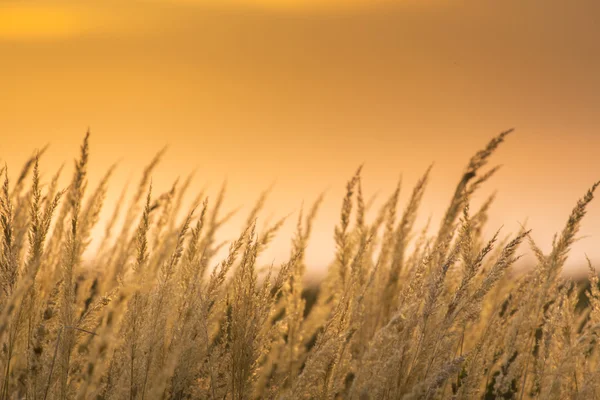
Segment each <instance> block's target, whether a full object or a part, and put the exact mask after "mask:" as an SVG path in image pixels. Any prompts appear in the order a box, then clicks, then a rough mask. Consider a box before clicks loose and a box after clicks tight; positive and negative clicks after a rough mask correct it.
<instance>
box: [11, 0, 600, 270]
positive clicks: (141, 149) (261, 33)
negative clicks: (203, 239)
mask: <svg viewBox="0 0 600 400" xmlns="http://www.w3.org/2000/svg"><path fill="white" fill-rule="evenodd" d="M285 3H286V4H283V3H282V2H280V1H275V0H256V1H253V0H245V1H242V0H235V1H234V0H229V1H226V2H217V1H213V2H211V1H207V0H202V1H201V0H198V1H192V0H185V1H184V0H174V1H168V0H153V1H135V2H133V1H131V2H123V1H119V2H117V1H108V2H106V1H104V2H85V3H80V2H77V3H76V2H69V1H62V2H52V1H43V2H42V1H39V2H36V1H30V2H21V1H8V2H6V3H2V5H0V90H1V93H2V94H1V95H0V135H1V140H0V159H1V160H2V162H7V164H8V166H9V170H10V172H11V174H12V175H13V176H14V174H16V173H17V171H18V169H19V168H20V165H21V163H22V162H23V161H24V160H25V159H26V157H27V156H29V155H30V154H31V152H32V151H33V149H34V148H39V147H41V146H43V145H44V144H46V143H47V142H50V143H51V147H50V149H49V150H48V152H47V154H46V155H45V156H44V158H43V163H42V166H43V167H44V169H45V170H46V176H45V177H46V179H49V178H50V176H51V174H52V173H53V172H54V170H55V169H56V168H58V166H59V165H60V164H61V163H63V162H65V161H67V162H69V163H70V160H71V159H72V158H74V157H75V156H76V154H77V151H78V146H79V143H80V141H81V139H82V137H83V134H84V132H85V130H86V129H87V127H88V126H89V127H91V131H92V140H91V146H92V153H91V170H90V179H91V180H92V182H91V186H93V184H94V182H95V181H96V180H97V179H98V178H99V177H100V176H101V174H103V173H104V169H105V168H107V167H108V166H109V164H110V163H112V162H114V161H117V160H121V162H120V166H119V169H118V172H117V173H116V175H115V177H114V179H113V182H112V186H111V190H110V192H109V196H108V199H107V200H108V202H109V203H110V202H114V201H115V200H116V198H117V197H118V195H119V192H120V190H121V187H122V186H123V185H124V183H125V182H126V181H127V180H128V179H129V178H130V177H131V178H132V179H133V180H134V181H135V180H136V179H137V178H138V177H139V174H140V172H141V170H142V168H143V167H144V165H145V163H146V162H147V161H148V160H149V159H150V158H151V157H152V155H153V153H154V152H156V151H157V150H158V149H160V148H161V147H163V146H164V145H165V144H168V145H169V151H168V153H167V156H166V159H165V161H164V163H163V164H162V165H161V168H160V169H159V171H158V172H157V173H156V174H155V176H154V177H153V180H154V183H155V187H156V193H157V194H158V192H159V191H162V190H166V189H167V188H168V187H169V186H170V185H171V182H172V181H173V180H174V179H175V178H176V177H177V176H182V177H184V176H185V175H186V174H187V173H188V172H190V171H191V170H193V169H196V170H197V174H196V178H195V183H196V190H199V189H200V187H202V186H203V185H204V184H207V185H208V188H209V193H210V195H211V196H212V198H214V196H215V193H216V191H217V190H218V188H219V186H220V183H221V181H222V180H223V179H225V178H227V180H228V182H229V188H230V189H229V191H228V196H229V197H228V202H227V205H228V206H229V207H231V208H234V207H236V206H238V205H243V206H245V207H244V208H243V209H242V211H241V213H240V214H239V217H237V218H236V219H234V220H233V221H232V223H231V224H229V225H228V227H227V228H226V229H225V231H224V232H223V237H224V238H225V237H231V236H233V235H234V234H236V233H237V230H238V228H239V226H240V224H241V221H243V220H244V218H245V214H244V212H245V211H247V210H248V209H249V208H250V207H251V205H252V203H253V202H254V200H255V199H256V197H257V196H258V195H259V193H260V191H261V190H263V189H264V188H266V187H268V186H269V185H270V184H271V183H272V182H274V181H275V182H276V183H275V187H274V190H273V193H272V196H271V198H270V201H269V204H268V207H267V208H268V211H267V213H266V215H265V216H264V217H265V218H266V217H272V218H279V217H281V216H284V215H287V214H288V213H290V212H293V211H297V210H298V209H299V207H300V205H301V202H302V201H305V203H309V202H312V200H313V199H314V198H315V197H316V196H317V195H318V194H319V193H320V192H321V191H323V190H325V189H329V190H328V193H327V199H326V202H325V204H324V208H323V209H322V212H321V213H320V216H319V219H318V222H317V226H316V229H315V232H314V236H313V239H312V242H311V246H310V248H309V251H308V254H307V260H308V262H309V264H310V265H311V266H313V267H315V268H318V267H321V266H323V265H324V264H326V263H327V262H329V261H330V260H331V259H332V254H333V251H334V245H333V239H332V233H333V226H334V224H335V223H336V222H337V219H338V216H339V206H340V203H341V196H342V193H343V188H344V184H345V181H346V179H347V178H348V177H349V176H351V174H352V173H353V172H354V170H355V168H356V167H357V166H358V165H359V164H361V163H364V164H365V168H364V178H365V182H364V187H365V190H366V191H367V192H368V193H374V192H380V193H381V198H383V197H384V196H386V195H387V194H388V193H389V192H390V191H392V190H393V187H394V185H395V181H396V180H397V178H398V176H399V175H400V174H403V177H404V190H403V193H404V196H403V197H402V199H403V200H404V199H406V198H407V196H408V193H409V192H410V190H411V188H410V186H411V185H412V184H413V183H414V182H415V181H416V179H417V178H418V176H420V175H421V174H422V172H423V171H424V170H425V169H426V168H427V166H428V165H429V164H430V163H431V162H435V167H434V170H433V175H432V183H431V185H430V187H429V190H428V193H427V195H426V197H425V201H424V204H423V206H422V213H421V217H422V219H421V221H420V223H421V224H422V223H424V221H425V220H426V219H427V217H428V216H430V215H431V216H432V217H433V218H434V221H437V220H436V218H440V217H441V215H442V213H443V211H444V207H445V206H446V203H447V201H448V200H449V198H450V196H451V194H452V190H453V188H454V185H455V184H456V180H457V179H458V177H459V174H460V172H461V170H462V168H463V167H464V166H465V163H466V162H467V160H468V158H469V157H470V156H471V155H472V154H473V153H474V152H475V151H476V150H478V149H479V148H481V147H482V146H483V145H484V144H485V143H486V142H487V140H488V139H489V138H490V137H491V136H493V135H495V134H496V133H498V132H499V131H501V130H504V129H507V128H510V127H513V126H514V127H516V128H517V131H516V132H515V134H514V135H513V136H512V137H510V138H509V140H508V142H507V143H506V144H505V145H504V146H503V147H502V149H501V150H500V151H499V152H498V154H497V156H496V157H495V159H494V160H495V161H497V162H498V163H501V164H504V168H503V169H502V171H501V172H500V173H499V175H498V176H497V177H496V178H495V179H494V181H493V182H492V183H491V184H490V185H488V187H487V188H486V189H485V190H484V191H483V192H482V193H480V194H479V196H477V198H476V199H475V200H474V201H475V202H476V203H477V202H481V201H482V199H483V198H484V196H485V195H486V194H489V193H490V192H491V191H492V190H494V189H498V191H499V194H498V199H497V202H496V205H495V208H494V210H493V213H492V214H493V217H492V219H491V220H490V225H489V229H490V231H491V230H494V229H495V228H497V227H499V226H500V225H502V224H504V229H505V231H506V232H507V233H508V232H509V231H515V230H517V229H518V228H519V222H523V221H525V220H526V219H527V218H528V225H529V226H531V227H532V228H534V234H533V236H534V238H535V239H536V240H538V241H539V243H540V244H541V245H542V247H543V248H545V249H548V247H549V244H550V242H551V239H552V236H553V234H554V233H555V232H556V231H558V230H559V229H561V228H562V226H563V225H564V223H565V222H566V219H567V217H568V214H569V212H570V210H571V208H572V207H573V206H574V205H575V202H576V200H577V199H578V198H579V197H581V196H582V195H583V194H584V192H585V191H586V190H587V188H588V187H589V186H591V184H592V183H593V182H594V181H595V180H597V179H600V158H599V156H598V153H599V151H600V112H599V109H600V107H599V106H600V75H599V74H598V71H600V52H599V51H598V38H599V37H600V27H599V25H598V23H597V16H598V15H600V5H599V3H598V2H597V1H594V0H582V1H577V2H567V1H562V0H560V1H559V0H544V1H542V0H531V1H527V2H523V1H519V0H507V1H503V2H484V1H475V0H468V1H454V2H450V1H441V0H438V1H423V2H416V1H400V0H398V1H377V2H371V1H369V2H367V1H358V0H356V1H354V2H353V3H355V4H353V5H352V6H349V5H348V4H349V3H347V2H345V1H343V2H342V1H334V0H331V1H326V0H322V3H319V2H317V0H310V1H304V2H301V1H300V0H297V1H295V2H294V1H291V0H288V1H287V2H285ZM292 5H300V6H298V7H296V6H292ZM68 166H69V167H70V166H71V165H70V164H69V165H68ZM68 175H69V173H67V174H65V176H68ZM270 213H273V215H271V214H270ZM294 219H295V214H293V215H292V216H291V217H290V221H289V222H288V223H287V224H286V229H284V230H283V231H282V233H281V235H280V236H279V238H278V239H277V240H276V241H275V243H274V244H273V249H272V251H271V252H270V253H268V254H267V256H266V261H268V262H270V261H271V260H273V259H275V260H276V261H282V260H283V259H284V258H285V257H286V256H287V252H288V250H287V244H288V242H289V238H290V235H291V232H292V230H293V227H294V222H295V221H294ZM259 223H260V222H259ZM436 226H437V223H436ZM582 235H590V237H588V238H586V239H585V240H582V241H580V242H579V243H578V244H577V246H576V247H575V249H574V250H573V253H572V259H571V260H572V261H571V265H572V266H574V268H575V267H576V266H577V265H578V263H579V262H580V261H581V260H582V258H583V253H584V252H586V253H588V254H589V255H590V256H591V257H594V258H596V259H597V260H599V259H600V247H599V244H600V202H599V203H595V204H593V205H592V206H591V208H590V213H589V215H588V217H587V218H586V219H585V220H584V224H583V229H582ZM524 250H525V248H524Z"/></svg>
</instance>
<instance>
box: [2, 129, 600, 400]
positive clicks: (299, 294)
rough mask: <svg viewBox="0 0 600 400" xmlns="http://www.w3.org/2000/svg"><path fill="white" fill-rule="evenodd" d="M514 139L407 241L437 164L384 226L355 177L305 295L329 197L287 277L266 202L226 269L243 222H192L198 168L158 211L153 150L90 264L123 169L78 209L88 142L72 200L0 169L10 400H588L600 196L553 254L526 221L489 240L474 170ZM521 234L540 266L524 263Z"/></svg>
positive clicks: (597, 381) (301, 231)
mask: <svg viewBox="0 0 600 400" xmlns="http://www.w3.org/2000/svg"><path fill="white" fill-rule="evenodd" d="M506 134H507V132H505V133H503V134H501V135H500V136H498V137H496V138H495V139H494V140H492V141H491V142H490V144H489V145H488V146H487V147H486V148H485V149H484V150H482V151H480V152H479V153H477V154H476V155H475V156H474V157H473V158H472V159H471V161H470V163H469V164H468V166H467V169H466V172H465V174H464V175H463V179H462V180H461V181H460V183H459V185H458V188H457V192H456V193H455V196H454V197H453V198H452V199H451V202H450V205H449V207H448V210H447V213H446V215H445V216H444V219H443V220H442V221H441V224H440V229H439V230H438V231H437V232H434V233H433V234H430V233H429V230H428V226H429V223H428V225H427V226H426V227H424V228H423V229H422V230H421V231H420V232H413V231H414V225H415V220H416V217H417V215H418V208H419V204H420V202H421V199H422V196H423V193H424V190H425V187H426V185H427V182H428V180H429V170H427V171H426V173H425V174H424V175H423V176H422V177H421V178H420V179H419V180H418V181H417V183H416V185H415V188H414V189H413V192H412V195H411V196H410V198H409V199H408V203H407V205H406V206H405V208H404V211H403V214H402V215H401V216H400V217H399V219H398V218H397V212H398V211H397V205H398V197H399V192H400V185H399V184H398V186H397V187H396V188H395V190H394V191H393V192H392V193H391V194H390V195H389V197H388V198H387V199H385V200H384V201H383V202H382V203H383V204H382V205H381V207H380V209H379V210H377V212H376V213H375V215H374V216H373V218H372V219H371V218H370V217H369V213H367V210H368V209H369V208H370V207H371V206H372V204H373V203H372V201H365V199H366V198H368V193H366V192H363V189H364V186H363V182H362V180H361V178H360V169H359V171H358V172H357V173H356V174H355V175H354V176H353V178H352V179H351V180H350V181H349V182H348V184H347V186H346V193H345V196H344V198H343V201H342V210H341V216H340V222H339V223H338V224H337V226H336V228H335V231H334V239H335V243H336V249H335V250H336V254H335V257H334V258H333V260H332V263H331V265H330V268H329V270H328V274H327V276H326V278H325V279H324V280H323V281H322V282H318V283H315V284H308V285H307V284H305V282H304V280H305V270H306V265H305V260H304V257H305V254H306V251H307V248H308V249H310V247H309V246H308V245H309V243H308V242H309V238H310V234H311V232H312V230H313V225H314V224H313V222H314V219H315V216H316V214H317V210H318V209H319V206H320V204H321V202H322V196H320V197H319V198H318V199H317V201H315V203H314V204H313V205H312V207H311V208H310V210H308V211H307V210H306V209H303V210H302V211H301V212H300V214H299V216H298V221H297V224H296V231H295V233H294V235H293V237H292V241H291V244H292V245H291V251H290V253H289V259H288V260H287V261H286V262H284V263H283V264H282V265H281V266H280V267H279V268H274V267H273V265H271V266H266V267H265V266H263V265H261V264H260V261H257V257H258V255H260V252H261V251H262V250H264V249H265V248H266V247H267V246H268V245H269V244H270V243H271V241H272V239H273V237H275V235H277V234H279V228H280V227H281V226H282V224H283V221H285V218H282V219H280V220H277V221H274V222H269V223H265V224H264V228H263V230H261V231H260V232H259V231H258V230H257V229H256V217H257V216H258V215H259V213H260V212H262V210H263V209H264V208H265V206H266V202H265V201H266V196H267V193H268V192H269V190H270V189H269V190H267V191H265V192H263V193H262V194H261V196H260V197H259V199H258V201H257V202H256V204H255V205H254V207H253V208H252V209H251V211H250V213H249V217H248V221H247V223H246V224H244V223H243V224H242V230H241V232H240V234H239V235H238V236H237V238H236V239H235V240H233V241H232V242H231V243H230V247H229V253H228V254H227V255H226V256H225V258H224V259H223V260H214V258H215V254H216V252H217V250H218V249H219V248H220V246H222V244H221V243H227V242H217V239H216V234H217V231H218V230H219V229H220V228H221V227H222V226H223V224H224V223H226V222H227V221H228V220H229V219H230V218H231V216H232V215H233V212H230V213H228V214H225V215H221V211H222V205H223V201H224V196H225V185H223V187H222V188H221V190H220V192H219V194H218V196H217V199H216V201H215V202H211V205H210V207H209V203H208V201H207V200H204V201H201V197H199V198H198V199H196V200H195V201H193V202H192V206H191V207H190V211H189V212H188V214H187V215H186V217H185V218H182V221H179V220H178V211H180V208H181V207H182V204H184V202H185V201H187V200H185V199H184V194H185V192H186V188H188V187H189V189H193V183H192V175H189V176H188V177H187V179H186V180H185V182H183V184H182V185H181V186H180V187H179V189H178V190H177V191H175V190H173V189H171V190H170V191H168V192H166V193H165V194H164V195H162V196H158V197H157V198H156V199H153V198H152V184H151V182H150V175H151V172H152V171H153V170H154V168H155V167H156V165H157V163H158V160H159V159H160V157H161V155H162V153H159V155H157V157H155V159H153V161H152V163H151V164H150V166H149V167H147V168H146V171H145V173H144V175H143V177H142V179H141V183H140V187H138V188H137V191H138V192H139V191H140V190H141V192H140V193H141V194H140V193H137V192H136V190H134V191H133V192H134V193H133V198H132V203H131V205H130V206H129V208H128V209H125V210H124V212H126V213H127V215H126V216H125V218H124V219H125V221H126V226H124V227H123V228H121V230H120V232H118V233H117V234H116V235H114V236H113V235H112V231H113V229H114V227H115V226H116V223H117V219H118V216H119V211H120V210H119V209H120V208H121V207H116V208H115V212H114V213H113V216H112V218H111V219H110V220H109V221H108V223H107V228H106V230H105V232H104V235H101V237H100V238H99V240H100V248H99V249H98V248H97V247H96V246H95V248H96V249H98V250H96V251H95V252H94V251H91V250H92V248H91V246H90V251H89V252H86V256H87V255H88V253H89V257H90V260H89V261H90V262H89V263H85V262H84V261H83V259H82V253H83V250H84V248H85V246H87V244H88V243H89V242H90V240H93V239H95V238H93V237H92V233H91V231H92V228H93V226H94V224H95V223H96V222H97V220H98V218H99V212H100V208H101V207H102V204H103V202H104V197H105V194H106V191H107V190H108V186H109V185H108V181H109V177H110V175H111V173H112V167H111V168H109V170H108V172H107V173H106V174H105V175H104V176H103V177H101V178H100V179H99V182H98V184H97V186H96V187H95V188H94V191H93V192H92V193H91V194H90V195H89V197H85V198H84V193H85V188H86V186H87V184H86V183H87V173H86V172H87V171H86V169H87V159H88V144H87V143H88V135H86V138H85V140H84V144H83V146H82V150H81V156H80V157H79V159H78V161H77V162H76V165H75V173H74V176H73V179H72V181H71V185H70V186H69V188H68V189H67V190H66V191H61V190H60V189H59V188H58V177H59V173H60V171H59V173H57V174H55V175H54V176H53V177H52V178H51V180H50V182H48V184H47V186H45V183H44V182H42V180H41V178H40V175H41V172H40V164H39V157H35V158H34V159H32V160H31V161H29V162H28V164H27V165H26V168H24V170H23V171H24V172H23V173H22V174H21V175H22V176H24V177H28V176H32V179H31V184H28V181H29V179H27V180H25V178H23V179H21V180H20V183H19V186H20V187H19V188H18V190H17V189H14V188H12V190H11V187H9V180H8V174H7V172H6V169H7V168H6V167H4V168H2V167H0V171H1V172H0V175H2V174H3V175H4V176H3V178H4V179H3V181H4V183H3V185H2V189H1V190H0V229H1V231H0V283H1V284H2V290H1V291H0V306H1V307H0V341H1V342H2V343H1V344H2V346H1V348H0V371H1V372H2V379H0V400H4V399H9V398H27V399H36V398H37V399H45V400H50V399H58V398H61V399H63V398H77V399H81V400H83V399H90V398H96V399H107V400H108V399H126V398H129V399H136V400H137V399H148V400H153V399H167V398H169V399H177V400H183V399H196V398H200V399H204V398H207V399H255V398H272V399H275V398H277V399H309V398H310V399H312V398H319V399H346V398H348V399H361V400H363V399H392V398H394V399H401V398H406V399H410V398H419V399H448V398H452V399H457V400H459V399H471V398H484V399H491V398H523V399H524V398H540V399H541V398H543V399H567V398H568V399H571V398H573V399H589V398H594V396H596V395H597V394H598V393H600V351H598V348H597V347H598V346H597V344H598V340H599V339H600V312H599V311H598V310H600V289H599V287H598V286H599V278H598V277H597V275H596V272H595V270H594V269H593V267H591V262H590V261H589V260H588V269H589V276H588V278H587V280H584V281H582V282H577V283H575V282H573V281H572V280H570V279H567V278H565V277H564V276H562V275H561V272H562V269H563V265H564V264H565V262H566V258H567V255H568V252H569V249H570V248H571V245H572V244H573V243H574V241H575V240H576V236H577V232H578V229H579V226H580V223H581V220H582V218H583V217H584V215H585V212H586V210H587V207H588V205H589V203H590V202H591V200H592V198H593V195H594V190H595V189H596V188H597V186H598V185H599V184H595V185H594V186H593V187H592V188H591V190H590V191H589V192H588V193H587V194H586V195H585V196H584V197H583V198H582V199H581V200H580V201H579V202H578V203H577V205H576V207H575V208H574V210H573V212H572V213H571V216H570V218H569V220H568V222H567V224H566V227H565V228H564V229H563V231H562V232H561V233H560V234H557V235H556V236H555V239H554V240H553V242H552V250H551V251H550V252H549V253H548V254H544V252H543V251H542V250H541V248H540V247H539V246H538V245H537V244H536V243H535V242H534V241H533V239H532V238H531V236H530V231H529V230H528V229H525V228H524V227H522V228H521V229H520V230H519V231H518V232H516V234H514V235H511V234H503V236H502V237H501V236H500V233H499V232H500V231H497V232H491V233H490V235H489V236H488V234H487V233H486V231H487V230H488V229H487V227H486V223H487V221H488V215H489V213H490V206H491V204H492V202H493V199H494V195H492V196H490V197H488V198H486V199H482V203H481V204H480V205H479V206H478V208H474V210H476V211H475V212H474V213H471V212H470V206H471V204H470V203H471V202H472V201H473V193H474V192H475V190H477V189H478V188H479V187H480V186H481V185H482V184H483V183H484V182H486V181H487V180H488V179H490V178H491V176H492V175H493V174H494V173H495V172H496V171H497V168H492V169H491V170H489V171H488V172H482V173H480V172H479V171H480V170H481V169H483V167H484V166H485V164H486V163H487V162H488V159H489V157H490V156H491V154H492V153H493V152H494V151H495V149H496V148H497V147H498V145H499V144H500V143H501V142H502V141H503V139H504V136H506ZM10 186H12V185H10ZM128 190H129V189H127V188H125V189H123V191H122V193H121V199H120V200H119V202H118V203H119V204H121V203H123V200H124V199H125V198H126V197H128V196H127V194H128ZM63 194H64V195H66V196H63ZM144 194H145V202H141V201H140V200H142V198H143V197H144ZM61 196H62V197H61ZM63 198H66V201H65V202H64V203H63V204H62V207H59V206H60V204H59V203H60V201H61V199H63ZM354 202H355V203H354ZM138 203H143V206H141V207H140V204H138ZM353 207H356V208H355V209H353ZM138 208H142V209H141V211H140V210H138ZM195 210H198V211H199V212H198V214H197V215H198V216H197V217H194V215H196V213H195V212H194V211H195ZM57 211H58V212H57ZM461 211H462V217H461V215H460V214H461ZM55 212H57V214H58V215H57V218H56V219H54V214H55ZM138 214H139V215H138ZM196 218H197V219H196ZM430 219H431V218H430ZM67 220H68V221H70V224H67V222H65V221H67ZM127 221H128V222H127ZM135 221H137V229H136V228H132V227H131V225H132V222H135ZM53 224H54V229H53V231H52V232H51V234H49V231H50V229H51V226H52V225H53ZM67 227H68V229H67ZM130 231H131V232H130ZM525 240H529V242H530V247H531V252H532V253H533V254H534V255H535V260H536V261H537V265H535V268H533V269H529V270H520V269H513V268H512V266H513V265H514V264H515V262H517V261H518V260H519V259H520V255H518V254H517V251H518V248H519V246H520V245H521V244H522V242H523V241H525ZM212 265H215V267H214V268H211V267H212ZM263 271H266V273H265V274H263ZM588 282H589V287H588V286H586V285H587V284H588Z"/></svg>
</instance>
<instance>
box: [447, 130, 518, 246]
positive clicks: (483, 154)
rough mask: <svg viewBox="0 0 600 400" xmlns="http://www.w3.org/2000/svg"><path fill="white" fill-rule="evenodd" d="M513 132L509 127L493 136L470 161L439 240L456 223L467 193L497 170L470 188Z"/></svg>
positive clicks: (458, 186) (493, 170)
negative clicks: (480, 171) (474, 179)
mask: <svg viewBox="0 0 600 400" xmlns="http://www.w3.org/2000/svg"><path fill="white" fill-rule="evenodd" d="M511 132H513V129H509V130H507V131H504V132H502V133H500V134H499V135H498V136H496V137H495V138H493V139H492V140H491V141H490V142H489V143H488V144H487V146H486V147H485V149H483V150H480V151H478V152H477V153H476V154H475V155H474V156H473V157H472V158H471V160H470V161H469V164H468V165H467V168H466V169H465V171H464V172H463V175H462V178H461V179H460V181H459V183H458V185H457V186H456V190H455V192H454V196H453V197H452V200H451V201H450V206H449V207H448V210H447V211H446V214H445V216H444V218H443V219H442V225H441V226H440V229H439V231H438V235H437V237H438V240H440V238H444V237H446V235H447V234H448V232H449V231H450V230H452V226H453V225H454V221H455V220H456V218H457V217H458V214H459V212H460V210H461V208H462V207H463V204H464V201H465V194H466V195H471V194H472V193H473V192H474V191H475V189H476V188H477V187H479V186H480V185H481V183H483V181H485V180H487V179H488V178H490V177H491V176H492V175H493V173H494V172H495V171H496V168H494V169H492V170H491V171H490V172H488V173H487V174H484V175H483V177H482V178H480V179H478V180H477V181H476V183H475V184H474V185H472V186H471V188H469V183H470V182H471V180H473V178H475V177H476V176H477V173H478V172H479V170H480V169H481V168H483V167H484V166H485V165H486V164H487V163H488V161H489V158H490V156H491V155H492V154H493V153H494V151H496V149H497V148H498V147H499V146H500V144H502V142H504V139H505V138H506V136H507V135H509V134H510V133H511Z"/></svg>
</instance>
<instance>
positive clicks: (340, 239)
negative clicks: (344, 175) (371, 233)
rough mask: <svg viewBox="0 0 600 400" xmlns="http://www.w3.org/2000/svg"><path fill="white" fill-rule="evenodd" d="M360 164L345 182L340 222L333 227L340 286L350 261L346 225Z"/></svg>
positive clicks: (344, 281)
mask: <svg viewBox="0 0 600 400" xmlns="http://www.w3.org/2000/svg"><path fill="white" fill-rule="evenodd" d="M361 170H362V166H360V167H359V168H358V170H356V173H355V174H354V176H353V177H352V179H350V181H348V183H347V184H346V196H345V197H344V201H343V203H342V211H341V216H340V224H339V225H338V226H336V228H335V234H334V237H335V242H336V245H337V248H338V250H337V261H338V268H339V275H340V282H341V287H343V286H344V285H345V284H346V275H347V272H346V270H347V268H348V264H349V262H350V248H351V246H352V244H351V238H350V235H349V234H348V227H349V225H350V213H351V212H352V196H353V194H354V188H355V187H356V185H357V184H358V182H359V181H360V172H361Z"/></svg>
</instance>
